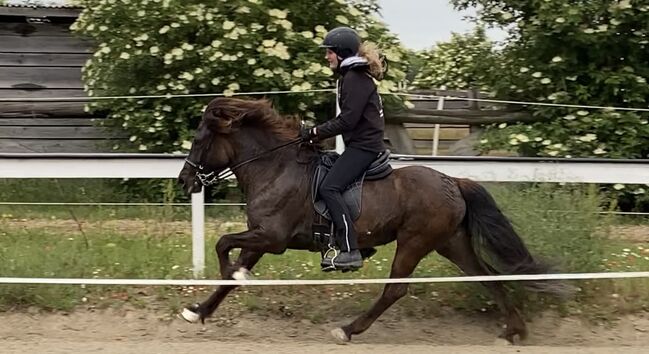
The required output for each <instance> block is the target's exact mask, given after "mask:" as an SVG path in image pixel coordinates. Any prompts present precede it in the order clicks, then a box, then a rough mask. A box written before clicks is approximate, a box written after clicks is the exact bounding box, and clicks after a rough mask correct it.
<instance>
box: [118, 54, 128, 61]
mask: <svg viewBox="0 0 649 354" xmlns="http://www.w3.org/2000/svg"><path fill="white" fill-rule="evenodd" d="M130 57H131V55H130V54H128V53H122V54H120V55H119V58H120V59H124V60H126V59H129V58H130Z"/></svg>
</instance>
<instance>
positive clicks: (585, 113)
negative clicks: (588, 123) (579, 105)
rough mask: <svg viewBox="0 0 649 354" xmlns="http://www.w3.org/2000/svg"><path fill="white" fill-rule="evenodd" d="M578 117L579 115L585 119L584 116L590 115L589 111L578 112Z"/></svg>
mask: <svg viewBox="0 0 649 354" xmlns="http://www.w3.org/2000/svg"><path fill="white" fill-rule="evenodd" d="M577 115H578V116H582V117H583V116H587V115H588V111H577Z"/></svg>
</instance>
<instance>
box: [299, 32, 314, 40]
mask: <svg viewBox="0 0 649 354" xmlns="http://www.w3.org/2000/svg"><path fill="white" fill-rule="evenodd" d="M300 34H301V35H302V37H304V38H309V39H310V38H313V32H311V31H302V32H300Z"/></svg>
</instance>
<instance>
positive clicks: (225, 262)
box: [216, 227, 286, 279]
mask: <svg viewBox="0 0 649 354" xmlns="http://www.w3.org/2000/svg"><path fill="white" fill-rule="evenodd" d="M235 248H239V249H241V251H242V252H243V251H244V250H245V251H247V252H257V253H261V254H262V255H263V254H264V253H281V252H283V251H284V250H285V249H286V240H280V239H278V238H277V237H273V235H272V234H271V233H269V232H267V231H264V230H263V229H262V228H261V227H259V228H255V229H253V230H247V231H243V232H239V233H236V234H228V235H223V236H221V238H220V239H219V241H218V242H217V243H216V256H217V258H218V260H219V269H220V270H221V277H222V278H223V279H231V278H232V274H233V273H234V272H237V271H240V268H241V267H243V268H244V272H247V271H249V270H250V268H249V267H248V266H247V265H246V264H242V263H241V262H237V263H238V264H232V263H231V262H230V251H231V250H233V249H235ZM260 257H261V256H260ZM255 263H256V262H255Z"/></svg>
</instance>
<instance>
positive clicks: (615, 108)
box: [385, 92, 649, 112]
mask: <svg viewBox="0 0 649 354" xmlns="http://www.w3.org/2000/svg"><path fill="white" fill-rule="evenodd" d="M385 94H391V95H395V96H406V97H420V98H432V99H447V100H455V101H473V102H488V103H501V104H515V105H525V106H545V107H566V108H583V109H603V110H608V111H634V112H649V108H640V107H639V108H633V107H616V106H590V105H580V104H569V103H547V102H536V101H511V100H496V99H489V98H471V97H454V96H440V95H427V94H416V93H403V92H391V93H385Z"/></svg>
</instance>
